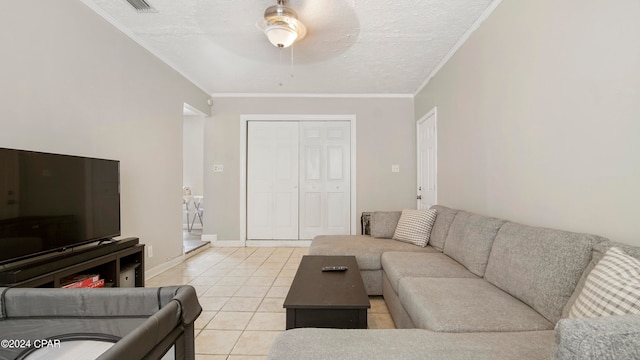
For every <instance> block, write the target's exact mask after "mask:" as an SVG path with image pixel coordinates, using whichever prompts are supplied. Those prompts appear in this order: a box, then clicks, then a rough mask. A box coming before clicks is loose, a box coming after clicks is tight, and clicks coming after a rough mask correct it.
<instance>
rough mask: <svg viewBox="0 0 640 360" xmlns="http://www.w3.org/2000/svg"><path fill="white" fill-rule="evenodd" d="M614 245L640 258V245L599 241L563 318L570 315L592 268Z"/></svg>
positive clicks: (564, 311) (563, 313) (565, 308)
mask: <svg viewBox="0 0 640 360" xmlns="http://www.w3.org/2000/svg"><path fill="white" fill-rule="evenodd" d="M614 246H615V247H618V248H620V249H622V251H624V253H625V254H627V255H629V256H632V257H634V258H635V259H638V260H640V247H639V246H631V245H627V244H622V243H618V242H614V241H611V240H604V241H602V242H599V243H597V244H595V245H594V246H593V249H592V251H591V261H590V262H589V266H587V269H586V270H585V271H584V272H583V273H582V276H581V277H580V281H578V285H577V286H576V289H575V291H574V292H573V294H572V295H571V297H570V298H569V301H568V302H567V305H566V306H565V307H564V309H563V311H562V317H563V318H566V317H568V316H569V311H570V310H571V307H572V306H573V303H575V301H576V298H577V297H578V295H580V293H581V292H582V288H583V287H584V283H585V281H586V280H587V277H588V276H589V274H590V273H591V270H593V268H594V267H595V266H596V264H597V263H598V262H599V261H600V259H602V257H603V256H604V254H605V253H606V252H607V251H608V250H609V249H610V248H612V247H614Z"/></svg>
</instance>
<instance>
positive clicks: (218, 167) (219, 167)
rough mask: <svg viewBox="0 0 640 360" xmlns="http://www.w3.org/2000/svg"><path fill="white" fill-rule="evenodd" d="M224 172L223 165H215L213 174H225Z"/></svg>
mask: <svg viewBox="0 0 640 360" xmlns="http://www.w3.org/2000/svg"><path fill="white" fill-rule="evenodd" d="M223 171H224V165H222V164H214V165H213V172H223Z"/></svg>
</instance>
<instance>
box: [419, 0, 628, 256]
mask: <svg viewBox="0 0 640 360" xmlns="http://www.w3.org/2000/svg"><path fill="white" fill-rule="evenodd" d="M638 19H640V3H639V2H638V1H637V0H619V1H614V2H611V1H609V2H606V1H596V0H586V1H577V0H575V1H567V0H565V1H552V0H542V1H541V0H504V1H503V2H502V3H501V4H500V5H499V6H498V8H497V9H496V10H495V12H494V13H493V14H492V15H491V16H490V17H489V18H488V19H487V21H486V22H484V23H483V24H482V25H481V26H480V28H479V29H478V30H477V31H476V32H475V33H474V34H473V35H472V36H471V37H470V39H469V40H468V41H467V42H466V43H465V44H464V45H463V46H462V47H461V49H460V50H459V51H458V52H457V53H456V54H455V55H454V56H453V58H452V59H451V60H450V61H449V62H448V63H447V64H446V65H445V66H444V67H443V69H442V70H441V71H440V72H439V73H438V74H437V75H436V76H435V77H434V78H433V79H432V80H431V81H430V82H429V83H428V85H427V86H426V87H425V88H424V89H423V90H422V91H420V92H419V94H418V95H417V97H416V99H415V115H416V118H419V117H421V116H422V115H423V114H425V113H426V112H427V111H429V110H430V109H431V108H432V107H433V106H437V107H438V115H439V116H438V126H439V127H438V166H439V169H438V186H439V191H438V199H439V202H440V203H441V204H444V205H449V206H452V207H456V208H462V209H467V210H470V211H474V212H479V213H482V214H488V215H493V216H498V217H503V218H507V219H511V220H515V221H518V222H522V223H526V224H531V225H541V226H546V227H552V228H559V229H565V230H573V231H579V232H589V233H596V234H600V235H603V236H606V237H609V238H611V239H612V240H616V241H621V242H626V243H630V244H635V245H640V227H638V225H637V221H638V220H637V218H638V214H639V211H638V204H637V202H638V200H639V199H640V185H639V184H640V66H639V64H640V46H638V44H640V21H638Z"/></svg>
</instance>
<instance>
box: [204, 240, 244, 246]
mask: <svg viewBox="0 0 640 360" xmlns="http://www.w3.org/2000/svg"><path fill="white" fill-rule="evenodd" d="M211 247H245V245H244V241H242V240H214V241H211Z"/></svg>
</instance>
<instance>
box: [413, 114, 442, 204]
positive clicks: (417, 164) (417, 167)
mask: <svg viewBox="0 0 640 360" xmlns="http://www.w3.org/2000/svg"><path fill="white" fill-rule="evenodd" d="M431 117H433V118H434V127H435V129H436V131H435V134H434V137H435V141H434V142H435V151H436V154H435V156H434V162H435V164H434V167H435V171H434V172H435V174H434V179H435V180H434V182H435V184H434V186H435V194H434V199H433V201H434V203H435V204H437V203H438V108H437V107H435V106H434V107H433V109H431V110H429V112H428V113H426V114H425V115H423V116H422V117H421V118H420V119H418V121H416V176H417V177H416V184H417V185H418V186H419V185H420V176H421V174H420V173H421V171H422V164H420V125H421V124H422V123H424V122H425V121H427V119H429V118H431ZM418 191H419V190H418V189H417V187H416V192H418ZM418 208H420V200H418V199H416V209H418Z"/></svg>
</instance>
